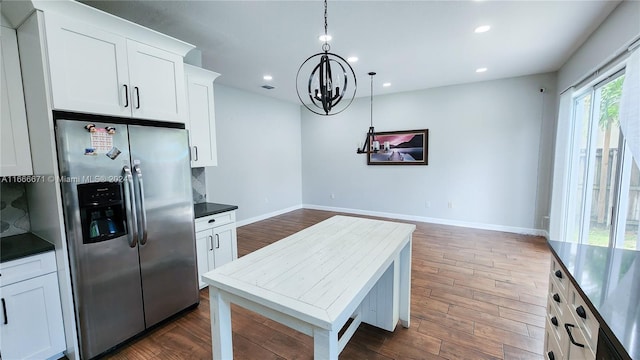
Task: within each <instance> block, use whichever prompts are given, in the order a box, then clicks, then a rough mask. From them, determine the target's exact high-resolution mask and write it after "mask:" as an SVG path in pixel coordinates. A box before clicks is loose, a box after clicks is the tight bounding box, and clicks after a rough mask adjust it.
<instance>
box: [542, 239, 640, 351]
mask: <svg viewBox="0 0 640 360" xmlns="http://www.w3.org/2000/svg"><path fill="white" fill-rule="evenodd" d="M552 241H553V242H555V243H558V244H561V242H560V241H554V240H547V245H548V246H549V249H551V252H552V253H553V256H554V257H555V258H556V259H557V260H558V264H560V266H562V270H564V272H565V274H568V275H569V281H571V284H572V285H573V287H574V288H576V290H577V291H578V293H579V294H580V297H582V299H584V302H585V303H586V304H587V306H588V307H589V310H591V312H592V313H593V314H594V316H595V317H596V319H597V320H598V324H599V325H600V328H602V329H603V331H604V333H605V335H607V337H608V338H609V340H610V341H611V344H613V346H614V347H615V348H616V351H618V353H619V354H620V355H622V357H623V359H624V360H633V359H632V358H631V356H630V355H629V352H628V351H627V349H625V348H624V346H623V345H622V343H621V342H620V340H618V337H617V336H616V335H615V334H614V333H613V330H611V328H610V327H609V324H607V322H606V321H605V320H604V318H603V317H602V316H601V315H600V312H599V311H598V309H596V307H595V306H593V303H592V302H591V299H589V297H588V296H587V295H586V294H585V293H584V292H583V291H582V288H581V287H580V285H579V284H578V282H577V281H576V280H575V279H574V277H573V274H572V273H571V271H569V270H568V269H567V267H566V266H565V265H564V262H563V261H562V259H561V258H560V256H558V254H557V253H556V250H555V249H554V248H553V246H552V243H551V242H552ZM598 336H600V335H599V334H598ZM596 340H597V339H596ZM597 343H598V342H597V341H596V344H597ZM593 350H594V351H595V352H596V353H597V352H598V349H597V348H596V349H593Z"/></svg>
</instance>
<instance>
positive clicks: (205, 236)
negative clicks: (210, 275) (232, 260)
mask: <svg viewBox="0 0 640 360" xmlns="http://www.w3.org/2000/svg"><path fill="white" fill-rule="evenodd" d="M212 239H213V232H212V231H211V230H205V231H198V232H197V233H196V255H197V260H198V286H199V287H200V289H202V288H204V287H205V286H207V284H205V283H204V282H203V281H202V274H204V273H206V272H208V271H209V270H211V269H213V262H211V266H209V253H211V244H212Z"/></svg>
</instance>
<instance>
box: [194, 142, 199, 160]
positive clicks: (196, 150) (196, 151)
mask: <svg viewBox="0 0 640 360" xmlns="http://www.w3.org/2000/svg"><path fill="white" fill-rule="evenodd" d="M193 150H194V151H195V154H196V156H195V158H196V159H195V160H193V161H198V147H197V146H194V147H193Z"/></svg>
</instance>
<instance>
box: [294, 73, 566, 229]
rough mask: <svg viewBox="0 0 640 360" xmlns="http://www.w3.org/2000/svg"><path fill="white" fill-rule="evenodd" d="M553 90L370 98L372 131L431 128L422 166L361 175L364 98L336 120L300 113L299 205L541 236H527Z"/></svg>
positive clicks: (534, 225) (542, 188) (546, 170)
mask: <svg viewBox="0 0 640 360" xmlns="http://www.w3.org/2000/svg"><path fill="white" fill-rule="evenodd" d="M555 87H556V75H555V73H554V74H543V75H534V76H525V77H519V78H511V79H505V80H497V81H487V82H479V83H474V84H466V85H457V86H449V87H442V88H435V89H427V90H422V91H415V92H407V93H399V94H393V95H385V96H376V97H375V98H374V111H373V116H374V126H375V127H376V130H377V131H392V130H410V129H422V128H428V129H429V132H430V133H429V159H428V160H429V165H428V166H368V165H367V164H366V158H365V155H358V154H356V147H357V145H358V142H360V143H362V141H363V140H364V136H365V133H366V131H367V129H368V126H369V117H370V112H369V99H368V97H365V98H361V99H356V100H355V101H354V103H353V104H352V105H351V107H350V108H348V109H347V110H346V111H344V112H343V113H341V114H339V115H336V116H331V117H320V116H317V115H314V114H312V113H310V112H308V111H306V110H305V111H303V112H302V143H303V145H302V184H303V185H302V189H303V196H302V198H303V202H304V204H305V206H307V205H311V206H312V207H318V208H334V209H341V208H342V209H349V210H355V211H356V212H358V211H359V212H363V211H364V212H378V213H384V214H389V215H396V216H399V217H401V218H402V217H404V218H412V219H417V220H424V221H434V222H440V223H449V224H458V225H463V226H474V227H480V228H492V229H503V230H510V231H524V232H533V233H539V232H538V231H533V230H532V229H542V228H543V225H542V224H543V220H542V216H544V215H546V214H548V206H549V205H548V199H549V182H550V176H549V174H550V159H551V144H552V139H553V131H554V128H555V120H554V119H555V115H554V113H555V111H556V106H555V96H554V95H551V94H555V93H556V90H555ZM540 88H546V90H547V91H546V93H544V95H543V94H542V93H540V92H539V89H540ZM367 90H368V89H362V90H360V91H367ZM542 96H544V97H545V105H544V109H545V110H544V114H543V111H542V107H543V105H542ZM541 133H542V135H541ZM539 167H540V169H539ZM331 194H334V195H335V198H333V199H332V198H331ZM449 202H452V205H453V208H449V207H448V203H449Z"/></svg>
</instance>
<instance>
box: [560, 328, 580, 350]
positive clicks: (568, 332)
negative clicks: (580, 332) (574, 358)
mask: <svg viewBox="0 0 640 360" xmlns="http://www.w3.org/2000/svg"><path fill="white" fill-rule="evenodd" d="M572 327H576V326H575V325H573V324H564V328H565V329H566V330H567V334H569V341H571V343H572V344H573V345H575V346H578V347H584V344H580V343H577V342H576V341H575V340H574V339H573V335H571V329H569V328H572Z"/></svg>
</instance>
